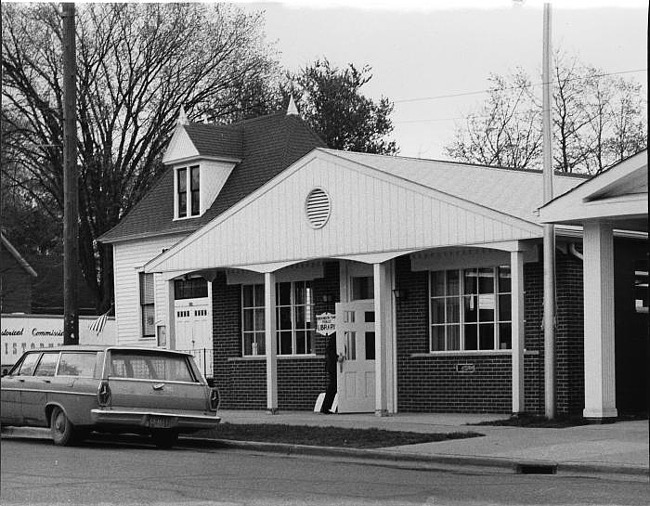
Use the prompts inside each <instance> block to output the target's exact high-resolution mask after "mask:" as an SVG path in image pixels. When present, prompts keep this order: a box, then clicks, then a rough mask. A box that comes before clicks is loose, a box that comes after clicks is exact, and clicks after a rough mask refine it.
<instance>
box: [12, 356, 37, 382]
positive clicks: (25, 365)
mask: <svg viewBox="0 0 650 506" xmlns="http://www.w3.org/2000/svg"><path fill="white" fill-rule="evenodd" d="M40 356H41V354H40V353H29V354H27V355H25V358H24V359H23V361H22V362H20V364H18V366H16V367H15V368H14V370H12V371H11V374H12V375H13V376H32V375H33V374H34V369H35V368H36V364H37V363H38V359H39V358H40Z"/></svg>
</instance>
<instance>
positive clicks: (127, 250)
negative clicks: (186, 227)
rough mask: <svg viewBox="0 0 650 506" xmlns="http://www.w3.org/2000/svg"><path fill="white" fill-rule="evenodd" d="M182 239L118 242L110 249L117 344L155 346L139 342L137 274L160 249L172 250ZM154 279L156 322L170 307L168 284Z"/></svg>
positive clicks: (150, 341) (151, 343)
mask: <svg viewBox="0 0 650 506" xmlns="http://www.w3.org/2000/svg"><path fill="white" fill-rule="evenodd" d="M182 237H183V236H165V237H162V238H154V239H142V240H138V241H127V242H118V243H115V244H114V245H113V269H114V277H115V320H116V322H117V343H118V344H125V345H151V346H155V344H156V340H155V339H142V337H141V335H142V331H141V327H140V285H139V276H138V273H139V272H140V271H141V270H142V267H143V266H144V264H145V263H147V262H148V261H149V260H151V259H152V258H154V257H156V256H157V255H159V254H160V253H161V252H162V251H163V249H168V248H171V247H172V246H173V245H174V244H175V243H176V242H177V241H178V240H179V239H180V238H182ZM159 278H160V277H159V276H155V277H154V279H155V280H156V286H155V298H156V302H155V304H156V319H165V318H166V317H167V310H168V305H169V298H168V297H169V296H168V295H167V293H168V290H167V286H168V285H167V282H165V281H162V280H160V279H159Z"/></svg>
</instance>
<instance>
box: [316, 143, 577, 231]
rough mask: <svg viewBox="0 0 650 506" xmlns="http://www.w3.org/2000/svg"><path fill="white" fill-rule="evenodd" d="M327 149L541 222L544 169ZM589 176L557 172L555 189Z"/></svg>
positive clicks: (562, 190)
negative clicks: (523, 168)
mask: <svg viewBox="0 0 650 506" xmlns="http://www.w3.org/2000/svg"><path fill="white" fill-rule="evenodd" d="M324 151H327V152H329V153H331V154H333V155H336V156H339V157H341V158H345V159H347V160H350V161H353V162H356V163H360V164H363V165H366V166H368V167H372V168H373V169H376V170H379V171H382V172H386V173H389V174H392V175H394V176H397V177H400V178H402V179H406V180H409V181H412V182H415V183H418V184H421V185H423V186H426V187H428V188H433V189H435V190H438V191H441V192H444V193H447V194H449V195H453V196H455V197H459V198H461V199H463V200H466V201H468V202H473V203H476V204H479V205H482V206H484V207H487V208H490V209H494V210H496V211H499V212H501V213H504V214H508V215H510V216H514V217H516V218H521V219H523V220H526V221H529V222H531V223H535V224H537V223H539V219H538V218H537V216H536V214H535V211H536V210H537V208H538V207H539V206H541V205H542V203H543V199H542V193H543V181H542V177H543V176H542V172H541V171H537V170H520V169H509V168H503V167H489V166H484V165H472V164H466V163H460V162H450V161H440V160H423V159H419V158H405V157H399V156H382V155H374V154H365V153H353V152H351V151H337V150H332V149H325V150H324ZM587 177H588V176H582V175H575V174H573V175H560V174H556V175H555V177H554V181H553V184H554V193H555V194H556V195H559V194H563V193H565V192H567V191H568V190H570V189H571V188H573V187H575V186H577V185H578V184H580V183H581V182H582V181H584V180H585V179H586V178H587Z"/></svg>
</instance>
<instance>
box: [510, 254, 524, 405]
mask: <svg viewBox="0 0 650 506" xmlns="http://www.w3.org/2000/svg"><path fill="white" fill-rule="evenodd" d="M510 275H511V277H510V280H511V287H510V290H511V293H512V295H511V297H512V315H511V316H512V412H513V413H523V411H524V335H525V332H524V254H523V252H521V251H512V252H511V253H510Z"/></svg>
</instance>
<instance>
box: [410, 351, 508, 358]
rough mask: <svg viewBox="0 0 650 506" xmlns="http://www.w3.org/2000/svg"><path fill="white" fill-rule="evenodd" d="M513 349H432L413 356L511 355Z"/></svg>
mask: <svg viewBox="0 0 650 506" xmlns="http://www.w3.org/2000/svg"><path fill="white" fill-rule="evenodd" d="M511 354H512V350H471V351H460V350H458V351H432V352H430V353H413V354H411V357H412V358H423V357H469V356H486V355H511Z"/></svg>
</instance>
